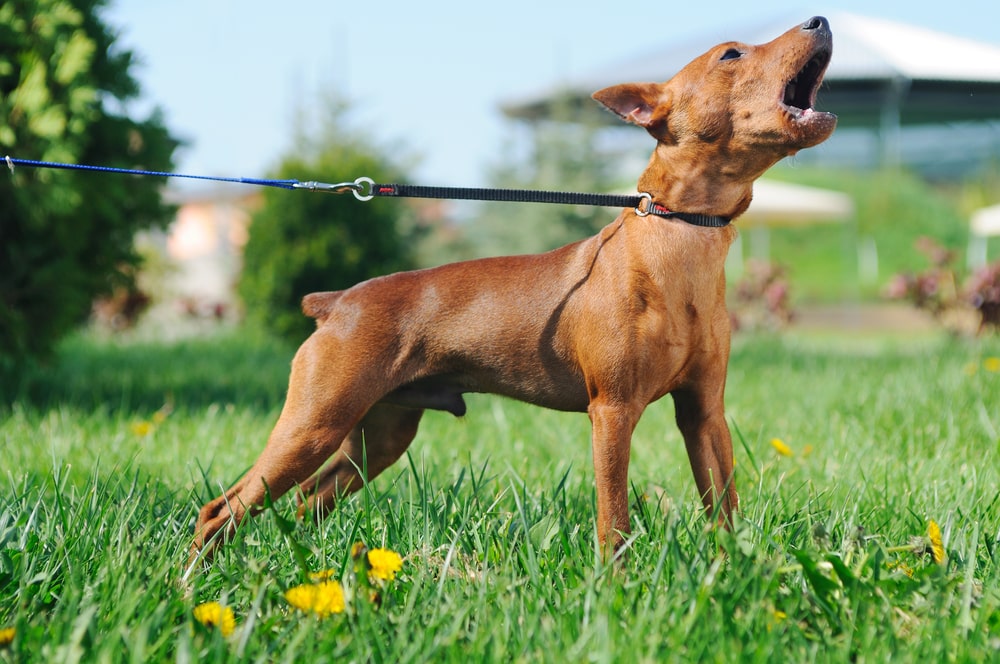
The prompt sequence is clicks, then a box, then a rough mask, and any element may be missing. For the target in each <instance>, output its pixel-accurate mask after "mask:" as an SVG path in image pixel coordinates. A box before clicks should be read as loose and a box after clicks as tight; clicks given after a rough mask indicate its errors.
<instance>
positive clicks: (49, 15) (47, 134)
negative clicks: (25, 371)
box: [0, 0, 177, 379]
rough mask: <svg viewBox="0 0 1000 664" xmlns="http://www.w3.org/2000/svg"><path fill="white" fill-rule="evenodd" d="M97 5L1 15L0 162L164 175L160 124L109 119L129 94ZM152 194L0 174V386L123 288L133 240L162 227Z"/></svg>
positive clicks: (93, 180)
mask: <svg viewBox="0 0 1000 664" xmlns="http://www.w3.org/2000/svg"><path fill="white" fill-rule="evenodd" d="M102 4H103V3H102V2H100V1H95V0H89V1H88V0H73V1H72V2H70V1H67V0H34V1H25V2H15V3H5V4H3V5H0V151H2V152H0V155H3V154H10V155H11V156H13V157H19V158H25V159H38V160H46V161H63V162H75V163H89V164H101V165H107V166H116V167H128V168H132V167H142V168H148V169H153V170H164V171H165V170H169V169H170V167H171V157H172V154H173V151H174V149H175V148H176V147H177V141H175V140H174V139H173V138H172V137H171V136H170V135H169V134H168V132H167V130H166V128H165V127H164V125H163V123H162V120H161V118H160V117H159V115H158V114H156V113H154V115H152V116H151V117H150V118H149V119H146V120H144V121H136V120H134V119H132V118H130V117H129V116H127V115H125V114H123V113H122V112H121V111H120V110H119V109H120V108H121V106H122V105H123V102H125V101H126V100H128V99H130V98H133V97H135V96H137V95H138V93H139V87H138V84H137V83H136V81H135V80H134V79H133V78H132V76H131V74H130V73H129V70H130V68H131V66H132V53H131V52H128V51H121V50H118V49H116V48H115V47H114V34H115V33H114V31H113V30H112V29H110V28H109V27H107V26H105V25H104V24H103V23H102V22H101V20H100V17H99V15H98V11H99V9H100V7H101V5H102ZM160 187H161V182H160V181H158V180H156V179H152V178H145V179H137V178H130V177H125V176H120V175H103V174H95V173H84V172H78V171H65V170H35V169H29V168H17V169H15V172H14V173H12V174H11V173H8V172H7V169H6V168H5V169H4V170H3V172H2V173H0V201H3V204H2V205H0V377H6V378H7V379H9V378H10V374H12V373H13V374H15V375H17V374H18V373H20V372H19V368H20V367H22V366H23V364H24V360H25V359H26V358H29V357H39V356H45V355H47V354H48V353H49V352H50V351H51V350H52V348H53V346H54V345H55V343H56V341H57V340H58V339H59V338H61V337H62V336H63V335H64V334H66V333H67V332H68V331H70V330H71V329H73V328H74V327H75V326H77V325H78V324H79V323H81V322H82V321H83V320H85V319H86V318H87V316H88V314H89V312H90V306H91V302H92V301H93V300H94V298H95V297H97V296H99V295H102V294H106V293H109V292H110V291H111V289H112V288H114V287H115V286H118V285H127V284H128V283H129V281H130V279H131V275H132V274H134V267H135V265H136V264H137V263H138V260H139V259H138V256H137V255H136V253H135V250H134V247H133V236H134V235H135V232H136V231H137V230H139V229H140V228H144V227H149V226H150V225H154V224H163V223H165V222H166V221H167V220H168V219H169V212H170V210H169V208H168V207H166V206H164V205H163V204H162V202H161V200H160Z"/></svg>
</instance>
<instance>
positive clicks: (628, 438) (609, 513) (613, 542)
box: [587, 401, 639, 559]
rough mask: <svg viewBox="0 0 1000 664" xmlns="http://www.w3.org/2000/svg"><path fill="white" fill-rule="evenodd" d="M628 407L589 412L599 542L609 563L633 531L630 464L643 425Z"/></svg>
mask: <svg viewBox="0 0 1000 664" xmlns="http://www.w3.org/2000/svg"><path fill="white" fill-rule="evenodd" d="M633 410H634V409H633V408H631V407H630V406H628V405H627V404H616V403H608V402H605V401H593V402H591V404H590V407H589V408H588V409H587V413H588V415H590V422H591V426H592V434H591V446H592V448H593V454H594V482H595V484H596V485H597V539H598V541H599V543H600V545H601V549H602V553H603V555H604V557H605V559H610V558H611V556H612V555H613V554H614V552H615V550H616V549H617V548H618V547H619V546H621V544H622V541H623V539H622V535H623V534H627V533H629V532H630V531H631V528H630V526H629V518H628V462H629V455H630V453H631V446H632V431H633V430H634V429H635V425H636V422H638V421H639V417H638V415H637V414H635V413H634V412H633Z"/></svg>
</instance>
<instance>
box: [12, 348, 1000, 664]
mask: <svg viewBox="0 0 1000 664" xmlns="http://www.w3.org/2000/svg"><path fill="white" fill-rule="evenodd" d="M291 353H292V349H290V348H287V347H284V346H280V345H277V344H274V343H271V342H267V341H262V340H254V339H251V338H249V337H244V336H240V335H232V336H225V337H216V338H210V339H206V340H201V341H188V342H183V343H179V344H174V345H169V346H168V345H157V344H148V343H137V342H133V343H131V344H125V345H115V344H112V343H108V342H100V341H95V340H93V339H89V338H76V339H73V340H71V341H69V342H67V343H66V344H64V345H63V347H62V349H61V352H60V355H59V358H58V362H57V363H56V364H54V365H53V366H52V367H50V368H48V369H45V370H39V371H38V372H36V373H35V374H33V375H31V376H29V377H28V378H27V379H26V380H25V381H24V383H23V384H21V385H19V386H18V387H17V388H16V389H15V388H13V387H11V386H8V387H7V388H6V393H5V402H4V403H5V404H6V405H0V441H2V449H3V457H2V458H3V465H2V468H3V472H2V481H3V483H4V486H3V489H2V490H0V628H4V627H12V628H14V630H15V634H16V636H15V637H14V640H13V642H12V643H11V644H9V645H7V646H6V647H0V661H17V662H22V661H23V662H29V661H38V662H51V661H121V662H133V661H134V662H149V661H175V660H176V661H194V660H197V661H267V662H272V661H334V660H350V661H382V662H410V661H457V662H466V661H512V660H515V661H573V662H578V661H651V662H653V661H655V662H659V661H732V660H734V659H735V660H743V661H847V660H857V661H884V660H888V659H890V658H895V659H902V660H908V661H919V660H922V661H945V660H950V661H983V660H991V659H996V658H997V657H998V656H1000V574H998V565H997V560H996V556H997V549H998V544H1000V539H998V537H1000V533H998V530H1000V498H998V494H997V487H998V486H1000V477H998V475H1000V458H998V456H1000V433H998V432H1000V415H998V413H1000V408H998V402H1000V372H995V371H990V370H988V367H992V366H993V365H992V363H991V362H988V361H987V360H988V358H992V357H997V356H1000V343H998V342H997V340H992V341H990V340H987V341H979V342H958V341H954V340H946V339H937V338H926V339H924V340H922V341H920V342H919V344H912V343H911V344H909V345H907V344H903V343H897V342H893V341H891V340H884V339H881V340H880V339H867V340H858V339H847V340H845V339H839V340H832V339H830V338H818V337H814V338H803V337H794V336H790V337H785V338H783V339H760V338H758V339H738V340H737V343H736V345H735V348H734V353H733V359H732V362H731V368H730V378H729V385H728V390H727V401H728V408H729V411H728V412H729V416H730V418H731V421H732V423H733V430H734V433H735V434H736V438H737V443H736V447H737V449H736V458H737V463H738V477H737V481H738V486H739V488H740V492H741V498H742V507H743V520H742V521H741V523H740V524H739V526H738V527H737V528H736V530H735V531H734V532H733V533H725V532H717V531H714V530H711V529H708V528H707V527H706V525H705V520H704V518H703V517H702V515H701V514H700V511H699V509H698V506H697V500H696V496H695V490H694V482H693V480H692V478H691V474H690V470H689V468H688V462H687V459H686V457H685V454H684V446H683V442H682V441H681V439H680V437H679V435H678V433H677V432H676V429H675V427H674V425H673V413H672V408H671V406H670V404H669V400H667V401H665V402H662V403H659V404H655V405H653V406H652V407H651V408H650V409H649V410H648V411H647V413H646V416H645V417H644V419H643V421H642V422H641V424H640V426H639V428H638V430H637V431H636V434H635V440H634V445H633V457H632V466H631V480H632V483H633V487H634V495H633V509H632V514H633V531H634V540H633V541H632V544H631V548H630V551H629V556H628V558H627V559H626V560H625V561H624V562H623V563H622V565H621V566H620V568H619V569H617V570H615V569H614V568H608V567H605V566H604V565H603V564H602V563H601V562H600V560H599V557H598V555H597V554H596V549H595V542H594V529H593V521H594V494H593V488H592V471H591V469H590V460H589V442H588V435H589V434H588V432H589V425H588V422H587V419H586V417H584V416H582V415H572V414H562V413H554V412H547V411H542V410H540V409H536V408H531V407H528V406H524V405H521V404H517V403H513V402H510V401H505V400H500V399H495V398H492V397H486V396H478V397H474V398H471V399H470V400H469V401H470V413H469V415H468V416H467V417H465V418H464V419H463V420H461V421H456V420H454V418H452V417H450V416H448V415H443V414H439V413H429V414H428V415H427V416H426V417H425V419H424V422H423V425H422V428H421V431H420V434H419V435H418V437H417V440H416V442H415V443H414V445H413V446H412V447H411V450H410V454H409V456H408V457H407V458H405V459H404V460H402V461H401V462H400V463H398V464H397V465H396V466H394V467H393V468H391V469H390V470H389V471H387V472H386V473H385V474H384V475H383V476H382V477H380V478H379V479H378V480H376V481H375V482H373V483H372V484H370V485H369V486H368V487H367V489H366V490H365V491H363V492H361V493H359V494H358V495H357V496H355V497H353V498H352V499H350V500H348V501H347V502H345V503H344V504H343V505H342V506H341V507H340V508H339V509H338V510H337V511H336V512H335V513H334V514H332V515H331V516H330V517H329V518H328V519H327V520H325V521H324V522H322V523H321V524H319V525H316V524H312V523H299V524H297V525H296V526H295V528H294V530H293V531H292V535H291V538H289V537H286V536H285V535H283V534H282V531H281V529H280V526H281V524H282V521H281V519H279V518H277V516H276V514H273V513H270V512H265V513H264V514H262V515H261V516H260V517H259V518H258V519H255V520H254V521H252V522H251V523H248V524H247V525H246V526H245V527H243V528H241V531H240V533H239V534H238V536H237V538H236V540H235V541H234V542H233V543H232V544H231V545H230V546H229V547H228V548H226V549H224V550H223V551H222V552H221V553H220V555H219V556H218V557H217V559H216V561H215V563H214V564H213V565H212V567H211V568H209V569H207V570H206V571H204V572H202V573H200V574H198V575H196V576H194V577H193V578H192V580H191V582H190V583H189V584H184V583H182V582H181V576H182V574H183V568H184V562H185V560H186V556H187V546H188V543H189V538H190V532H191V527H192V525H193V520H194V516H195V514H196V511H197V508H198V506H199V505H200V504H201V503H202V502H203V501H205V500H206V499H208V498H210V497H213V496H214V495H215V494H216V493H217V491H218V489H219V486H220V485H224V484H228V483H229V482H231V481H232V480H234V479H235V478H236V477H237V476H238V475H239V474H240V473H241V472H242V471H243V470H244V469H245V468H246V467H247V466H248V465H249V464H250V463H251V462H252V461H253V459H254V458H255V456H256V454H257V453H258V452H259V450H260V449H261V447H262V445H263V442H264V440H265V438H266V435H267V433H268V431H269V429H270V427H271V425H272V424H273V422H274V420H275V418H276V417H277V413H278V411H279V409H280V407H281V401H282V397H283V392H284V386H285V383H286V380H287V366H288V361H289V359H290V357H291ZM3 389H4V388H0V391H2V390H3ZM157 413H159V414H157ZM773 438H780V439H781V440H782V441H784V442H785V443H786V444H787V445H788V447H789V448H791V450H792V451H793V455H792V456H782V455H780V454H778V453H777V452H776V450H775V448H774V447H773V446H772V445H771V442H770V441H771V440H772V439H773ZM294 509H295V504H294V501H293V500H290V499H283V500H281V501H278V503H277V506H276V510H277V515H280V517H282V518H283V519H287V518H291V517H292V515H293V514H294ZM929 520H934V521H936V522H937V523H939V524H940V526H941V529H942V532H943V544H944V546H945V548H946V550H947V554H948V557H947V561H946V562H945V563H944V564H942V565H938V564H935V563H934V562H933V560H931V558H930V557H929V556H927V555H920V554H917V553H914V552H912V551H910V550H904V549H908V548H909V549H912V548H913V546H912V545H913V544H915V543H916V542H915V541H914V540H921V538H924V537H925V534H926V532H927V525H928V521H929ZM358 540H363V541H364V542H366V543H367V544H368V545H369V546H370V547H377V546H382V547H387V548H390V549H393V550H395V551H398V552H399V553H401V554H402V555H403V556H404V559H405V560H404V566H403V570H402V572H401V573H400V575H399V577H398V578H397V579H396V580H395V581H394V582H392V583H391V584H389V586H388V588H387V589H386V590H385V591H384V594H383V600H382V606H381V608H380V609H378V610H374V609H372V608H371V607H370V606H369V605H368V604H367V602H364V601H358V602H356V603H352V604H351V608H350V610H348V611H347V612H345V613H344V614H341V615H336V616H331V617H329V618H326V619H322V620H321V619H318V618H315V617H310V616H305V615H302V614H299V613H297V612H296V611H295V610H294V609H292V608H291V607H289V605H288V604H287V602H286V601H285V599H284V597H283V591H284V590H285V589H286V588H288V587H290V586H293V585H296V584H298V583H301V582H302V580H303V574H304V572H303V570H302V569H300V567H299V566H298V565H297V563H296V560H295V555H294V554H293V548H292V546H291V545H290V541H291V542H295V543H296V545H297V546H300V547H304V550H305V551H306V564H307V566H308V567H309V569H311V570H313V571H316V570H324V569H335V570H337V571H338V573H343V571H344V570H349V569H350V567H351V564H350V548H351V544H352V543H353V542H355V541H358ZM720 551H725V552H727V555H725V556H723V555H720ZM343 578H344V579H345V580H346V581H349V580H350V579H351V575H350V574H349V573H346V574H344V576H343ZM359 594H363V593H359ZM209 601H219V602H222V603H223V604H225V605H227V606H229V607H231V608H232V609H233V612H234V614H235V617H236V622H237V626H236V630H235V632H234V633H233V634H232V635H231V636H229V637H228V638H226V637H223V636H222V635H221V634H219V633H218V631H215V630H209V629H204V628H202V627H201V626H200V625H198V624H197V623H196V621H195V620H194V619H193V617H192V611H193V609H194V607H195V606H196V605H198V604H200V603H202V602H209Z"/></svg>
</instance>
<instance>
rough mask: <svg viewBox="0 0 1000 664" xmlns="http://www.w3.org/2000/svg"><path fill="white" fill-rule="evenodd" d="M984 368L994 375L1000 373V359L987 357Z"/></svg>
mask: <svg viewBox="0 0 1000 664" xmlns="http://www.w3.org/2000/svg"><path fill="white" fill-rule="evenodd" d="M983 368H984V369H986V370H987V371H990V372H992V373H998V372H1000V357H987V358H986V359H985V360H983Z"/></svg>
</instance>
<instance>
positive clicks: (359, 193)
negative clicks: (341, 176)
mask: <svg viewBox="0 0 1000 664" xmlns="http://www.w3.org/2000/svg"><path fill="white" fill-rule="evenodd" d="M374 184H375V181H374V180H372V179H371V178H367V177H360V178H358V179H357V180H355V181H354V182H337V183H336V184H330V183H328V182H316V181H315V180H310V181H309V182H296V183H295V184H293V185H292V188H293V189H307V190H309V191H319V192H322V193H325V194H346V193H347V192H351V193H352V194H354V197H355V198H356V199H358V200H359V201H370V200H371V199H372V198H374V194H372V186H373V185H374Z"/></svg>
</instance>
